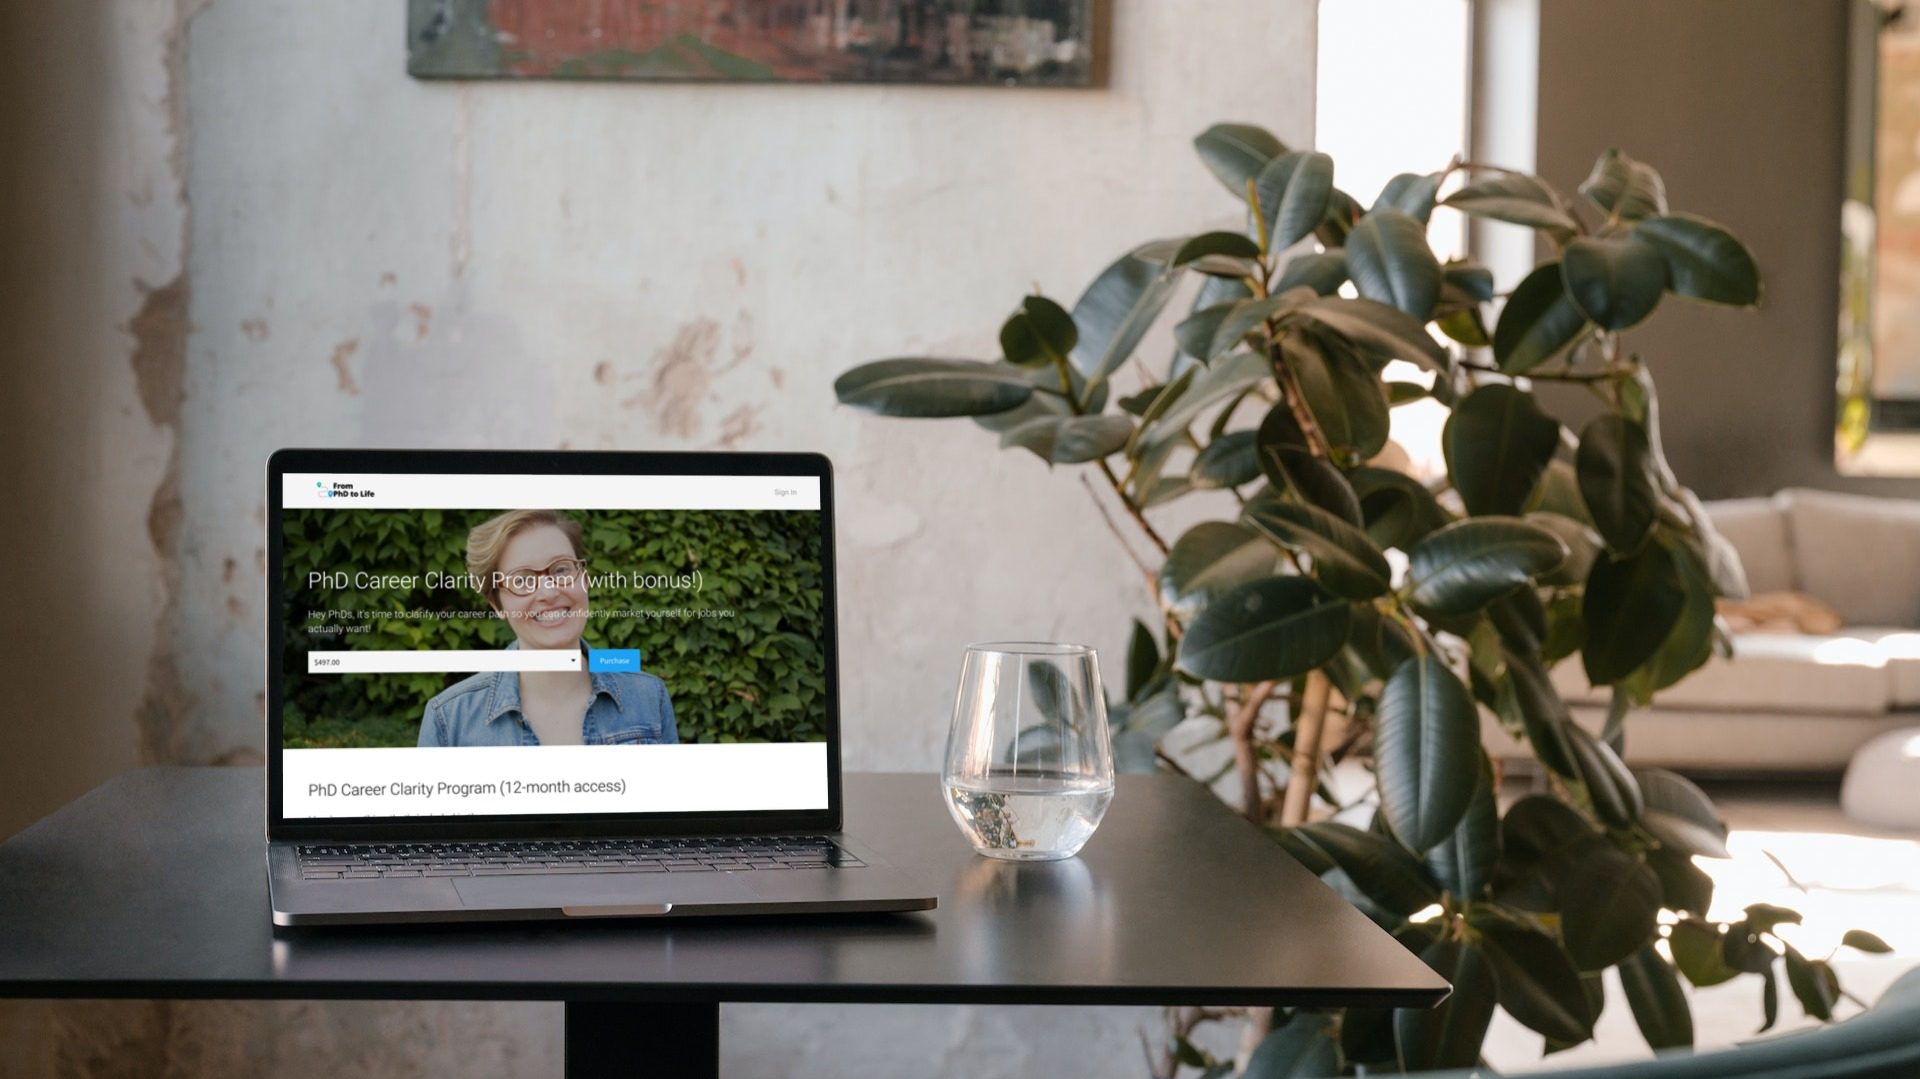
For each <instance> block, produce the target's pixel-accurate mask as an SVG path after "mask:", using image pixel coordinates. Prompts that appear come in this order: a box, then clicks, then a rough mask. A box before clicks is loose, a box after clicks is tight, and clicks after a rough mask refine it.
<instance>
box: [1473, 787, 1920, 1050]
mask: <svg viewBox="0 0 1920 1079" xmlns="http://www.w3.org/2000/svg"><path fill="white" fill-rule="evenodd" d="M1708 794H1709V795H1710V796H1711V797H1712V798H1713V799H1714V801H1715V803H1716V804H1717V805H1718V806H1719V807H1720V810H1721V813H1722V815H1723V816H1724V817H1725V818H1726V821H1727V824H1728V826H1729V827H1730V828H1731V829H1732V835H1731V836H1730V837H1729V839H1728V841H1727V846H1728V848H1729V849H1730V850H1731V851H1732V853H1733V857H1732V858H1730V859H1727V860H1724V861H1722V860H1711V859H1700V866H1701V868H1703V869H1705V870H1706V871H1707V873H1708V874H1710V875H1711V876H1712V877H1713V879H1714V885H1715V887H1714V905H1713V910H1712V911H1711V912H1710V915H1711V916H1712V917H1714V918H1716V919H1722V920H1728V919H1733V918H1737V917H1739V916H1740V913H1741V911H1742V909H1743V908H1745V907H1746V906H1747V905H1748V904H1750V903H1773V904H1777V905H1779V906H1783V907H1791V908H1793V909H1795V910H1798V911H1800V912H1801V913H1802V914H1803V915H1805V921H1804V923H1803V924H1802V925H1798V926H1784V927H1782V931H1781V935H1782V936H1783V937H1785V938H1786V939H1787V940H1789V941H1790V942H1791V943H1792V944H1793V946H1794V947H1796V948H1798V949H1800V951H1801V952H1803V953H1805V954H1807V955H1809V956H1816V957H1817V956H1825V955H1827V954H1828V953H1829V952H1831V951H1833V949H1834V948H1835V947H1836V945H1838V943H1839V940H1840V936H1841V934H1843V933H1845V932H1846V931H1847V930H1849V929H1854V928H1859V929H1867V930H1871V931H1872V932H1874V933H1876V934H1878V935H1879V936H1880V937H1881V939H1883V940H1885V941H1886V942H1887V943H1888V944H1889V945H1891V946H1892V947H1893V949H1894V952H1893V954H1892V955H1885V956H1871V955H1862V954H1860V953H1858V952H1853V951H1851V950H1842V951H1840V952H1839V953H1838V954H1836V955H1834V958H1833V964H1834V969H1835V972H1836V973H1838V974H1839V976H1840V981H1841V984H1842V986H1843V987H1844V988H1845V989H1846V991H1847V992H1849V993H1851V994H1853V995H1854V996H1856V997H1858V998H1859V999H1860V1000H1863V1001H1866V1002H1869V1003H1871V1002H1872V1001H1873V1000H1874V999H1875V998H1877V997H1878V996H1879V994H1880V993H1881V991H1882V990H1884V989H1885V988H1886V987H1887V986H1888V985H1889V984H1891V983H1892V982H1893V980H1894V979H1895V978H1896V977H1898V976H1899V975H1900V974H1902V973H1904V972H1905V971H1907V970H1910V969H1912V968H1914V967H1916V966H1920V918H1916V917H1915V914H1916V913H1920V832H1890V831H1885V830H1880V829H1874V828H1869V827H1865V826H1863V825H1859V824H1856V823H1854V822H1852V821H1850V820H1848V819H1847V818H1846V817H1845V816H1844V815H1842V814H1841V812H1840V808H1839V787H1838V784H1837V783H1824V782H1814V783H1765V784H1762V783H1740V784H1730V783H1723V784H1714V785H1710V786H1709V787H1708ZM1916 796H1917V797H1920V794H1916ZM1769 855H1771V857H1769ZM1775 859H1777V860H1778V864H1776V862H1775ZM1789 874H1791V876H1789ZM1689 994H1690V1002H1691V1004H1692V1007H1693V1017H1694V1031H1695V1038H1696V1042H1697V1045H1698V1047H1699V1048H1701V1049H1709V1048H1719V1047H1724V1046H1728V1045H1732V1044H1735V1043H1737V1042H1742V1041H1747V1040H1750V1039H1752V1038H1753V1037H1754V1036H1755V1032H1756V1031H1757V1029H1758V1028H1759V1026H1760V983H1759V981H1758V979H1754V978H1741V979H1737V980H1735V981H1733V982H1728V983H1726V984H1724V985H1718V986H1714V987H1712V988H1709V989H1690V990H1689ZM1607 995H1608V1001H1607V1006H1606V1009H1605V1010H1604V1011H1603V1012H1602V1014H1601V1017H1600V1022H1599V1024H1598V1025H1597V1026H1596V1028H1595V1038H1594V1041H1592V1042H1590V1043H1588V1044H1586V1045H1583V1046H1580V1047H1578V1048H1576V1049H1572V1050H1569V1051H1567V1052H1565V1053H1560V1054H1556V1055H1555V1056H1554V1057H1552V1058H1551V1059H1550V1060H1546V1061H1542V1060H1541V1058H1540V1038H1539V1036H1538V1035H1536V1034H1534V1033H1532V1032H1531V1031H1529V1030H1527V1029H1526V1028H1524V1027H1522V1026H1520V1025H1519V1024H1518V1023H1515V1022H1514V1021H1513V1020H1512V1019H1510V1018H1509V1017H1507V1016H1506V1015H1505V1014H1504V1013H1500V1014H1498V1015H1497V1016H1496V1018H1495V1020H1494V1029H1493V1032H1492V1034H1491V1035H1490V1037H1489V1039H1488V1042H1487V1046H1486V1055H1487V1060H1488V1062H1489V1063H1490V1064H1492V1065H1493V1066H1494V1067H1495V1068H1498V1069H1499V1070H1501V1071H1503V1072H1509V1071H1551V1070H1555V1069H1559V1068H1565V1067H1572V1066H1576V1065H1585V1064H1599V1063H1607V1062H1612V1061H1620V1060H1632V1059H1641V1058H1645V1057H1647V1056H1649V1055H1651V1054H1650V1052H1649V1051H1648V1049H1647V1047H1646V1043H1645V1042H1644V1041H1642V1040H1641V1038H1640V1031H1639V1028H1637V1027H1636V1026H1635V1025H1634V1022H1633V1016H1632V1014H1631V1013H1630V1012H1629V1011H1628V1009H1627V1007H1626V1002H1625V1000H1624V998H1622V997H1621V996H1620V993H1619V988H1618V985H1617V983H1612V982H1611V981H1610V984H1609V986H1608V994H1607ZM1781 996H1782V1000H1781V1006H1780V1022H1779V1024H1778V1025H1777V1026H1776V1027H1775V1028H1774V1031H1772V1032H1770V1033H1769V1034H1768V1035H1767V1036H1769V1037H1772V1036H1774V1034H1777V1033H1783V1032H1787V1031H1793V1030H1800V1029H1805V1028H1807V1027H1811V1026H1817V1025H1818V1023H1817V1022H1816V1021H1814V1020H1811V1019H1808V1018H1806V1017H1805V1016H1803V1015H1801V1014H1800V1009H1799V1006H1798V1004H1797V1003H1796V1002H1795V1001H1794V1000H1793V998H1792V995H1791V994H1789V993H1786V992H1784V985H1783V992H1782V994H1781ZM1858 1010H1859V1006H1858V1005H1856V1004H1850V1003H1845V1002H1843V1003H1842V1005H1841V1007H1840V1011H1839V1013H1838V1017H1839V1018H1844V1017H1846V1016H1849V1015H1853V1014H1856V1013H1857V1012H1858Z"/></svg>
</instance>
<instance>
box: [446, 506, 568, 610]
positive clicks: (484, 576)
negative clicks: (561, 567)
mask: <svg viewBox="0 0 1920 1079" xmlns="http://www.w3.org/2000/svg"><path fill="white" fill-rule="evenodd" d="M536 525H552V526H553V527H555V528H557V529H559V530H560V532H561V534H562V535H564V536H566V537H567V542H568V543H570V544H572V545H573V556H574V557H575V558H579V559H585V558H586V557H587V546H586V542H585V539H584V534H583V533H582V531H581V529H580V522H579V521H576V520H574V519H573V518H571V517H568V516H566V515H565V514H562V513H557V512H555V511H553V510H508V511H507V512H505V513H503V514H500V515H499V516H498V517H489V518H487V519H486V520H484V521H481V522H480V523H479V524H477V525H474V526H473V531H471V532H468V533H467V572H468V573H470V574H472V575H473V578H474V580H476V581H478V582H479V585H480V595H481V596H483V597H485V598H486V601H487V604H488V605H489V606H494V607H497V606H499V604H498V603H496V602H495V600H496V599H498V597H499V595H500V588H499V586H498V585H497V584H495V583H494V579H493V574H494V571H495V570H497V569H499V568H500V556H501V554H502V553H503V552H505V551H506V549H507V541H508V540H511V539H512V538H513V537H514V536H515V535H518V534H519V533H520V532H521V531H523V530H525V529H528V528H532V527H534V526H536Z"/></svg>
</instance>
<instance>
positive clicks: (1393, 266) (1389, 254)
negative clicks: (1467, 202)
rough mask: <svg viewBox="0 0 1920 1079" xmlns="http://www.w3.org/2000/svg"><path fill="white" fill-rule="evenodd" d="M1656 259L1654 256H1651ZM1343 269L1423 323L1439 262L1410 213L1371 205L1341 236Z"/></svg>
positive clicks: (1368, 293) (1363, 290)
mask: <svg viewBox="0 0 1920 1079" xmlns="http://www.w3.org/2000/svg"><path fill="white" fill-rule="evenodd" d="M1656 257H1657V256H1656ZM1347 272H1348V273H1349V274H1351V275H1352V277H1353V283H1354V286H1355V287H1357V288H1358V289H1359V290H1360V295H1362V296H1364V297H1366V298H1367V299H1369V300H1378V301H1380V302H1381V303H1384V304H1389V305H1391V306H1393V307H1397V308H1399V309H1400V310H1402V311H1404V312H1406V313H1407V314H1409V315H1411V316H1413V317H1414V318H1415V319H1418V320H1420V321H1421V322H1425V321H1426V320H1427V317H1428V316H1429V315H1431V314H1432V313H1433V304H1434V301H1435V300H1436V299H1438V298H1439V295H1440V260H1439V259H1436V258H1434V257H1433V249H1432V248H1430V247H1428V246H1427V230H1426V227H1425V226H1423V225H1421V224H1420V222H1418V221H1416V220H1414V218H1413V217H1411V216H1410V215H1408V214H1406V213H1403V212H1401V211H1399V210H1394V209H1377V210H1374V211H1373V212H1372V213H1369V214H1367V216H1365V217H1363V218H1361V219H1360V221H1359V223H1357V224H1355V225H1354V226H1353V231H1352V232H1351V233H1349V234H1348V236H1347Z"/></svg>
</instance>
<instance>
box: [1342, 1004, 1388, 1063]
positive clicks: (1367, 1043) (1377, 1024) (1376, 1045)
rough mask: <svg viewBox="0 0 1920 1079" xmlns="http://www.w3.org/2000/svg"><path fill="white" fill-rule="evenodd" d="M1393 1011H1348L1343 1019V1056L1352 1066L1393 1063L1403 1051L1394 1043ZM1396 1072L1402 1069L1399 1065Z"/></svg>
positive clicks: (1357, 1009)
mask: <svg viewBox="0 0 1920 1079" xmlns="http://www.w3.org/2000/svg"><path fill="white" fill-rule="evenodd" d="M1393 1011H1394V1010H1393V1009H1392V1008H1351V1007H1350V1008H1347V1009H1346V1010H1345V1011H1344V1012H1343V1013H1342V1015H1341V1017H1340V1055H1341V1056H1343V1057H1345V1058H1346V1060H1347V1062H1348V1063H1349V1064H1361V1063H1365V1064H1391V1063H1393V1061H1394V1058H1395V1057H1396V1056H1398V1055H1399V1052H1400V1050H1399V1047H1398V1046H1396V1045H1395V1044H1394V1042H1393ZM1393 1070H1394V1071H1396V1072H1397V1071H1399V1070H1400V1069H1399V1067H1398V1065H1397V1064H1395V1065H1394V1067H1393ZM1361 1074H1363V1075H1364V1074H1372V1073H1370V1072H1364V1071H1363V1072H1361Z"/></svg>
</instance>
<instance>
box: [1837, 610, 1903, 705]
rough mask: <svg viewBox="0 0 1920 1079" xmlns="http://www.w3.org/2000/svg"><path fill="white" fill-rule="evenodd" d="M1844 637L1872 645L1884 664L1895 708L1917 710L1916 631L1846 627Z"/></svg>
mask: <svg viewBox="0 0 1920 1079" xmlns="http://www.w3.org/2000/svg"><path fill="white" fill-rule="evenodd" d="M1847 635H1848V636H1850V637H1858V638H1860V639H1861V640H1864V641H1871V642H1873V646H1874V648H1875V650H1877V651H1878V652H1879V653H1880V656H1881V658H1882V659H1884V660H1885V661H1886V664H1887V676H1888V684H1889V690H1890V692H1891V693H1892V698H1893V706H1894V707H1895V708H1920V630H1913V629H1902V628H1897V627H1886V628H1881V627H1877V626H1860V627H1848V629H1847Z"/></svg>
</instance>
